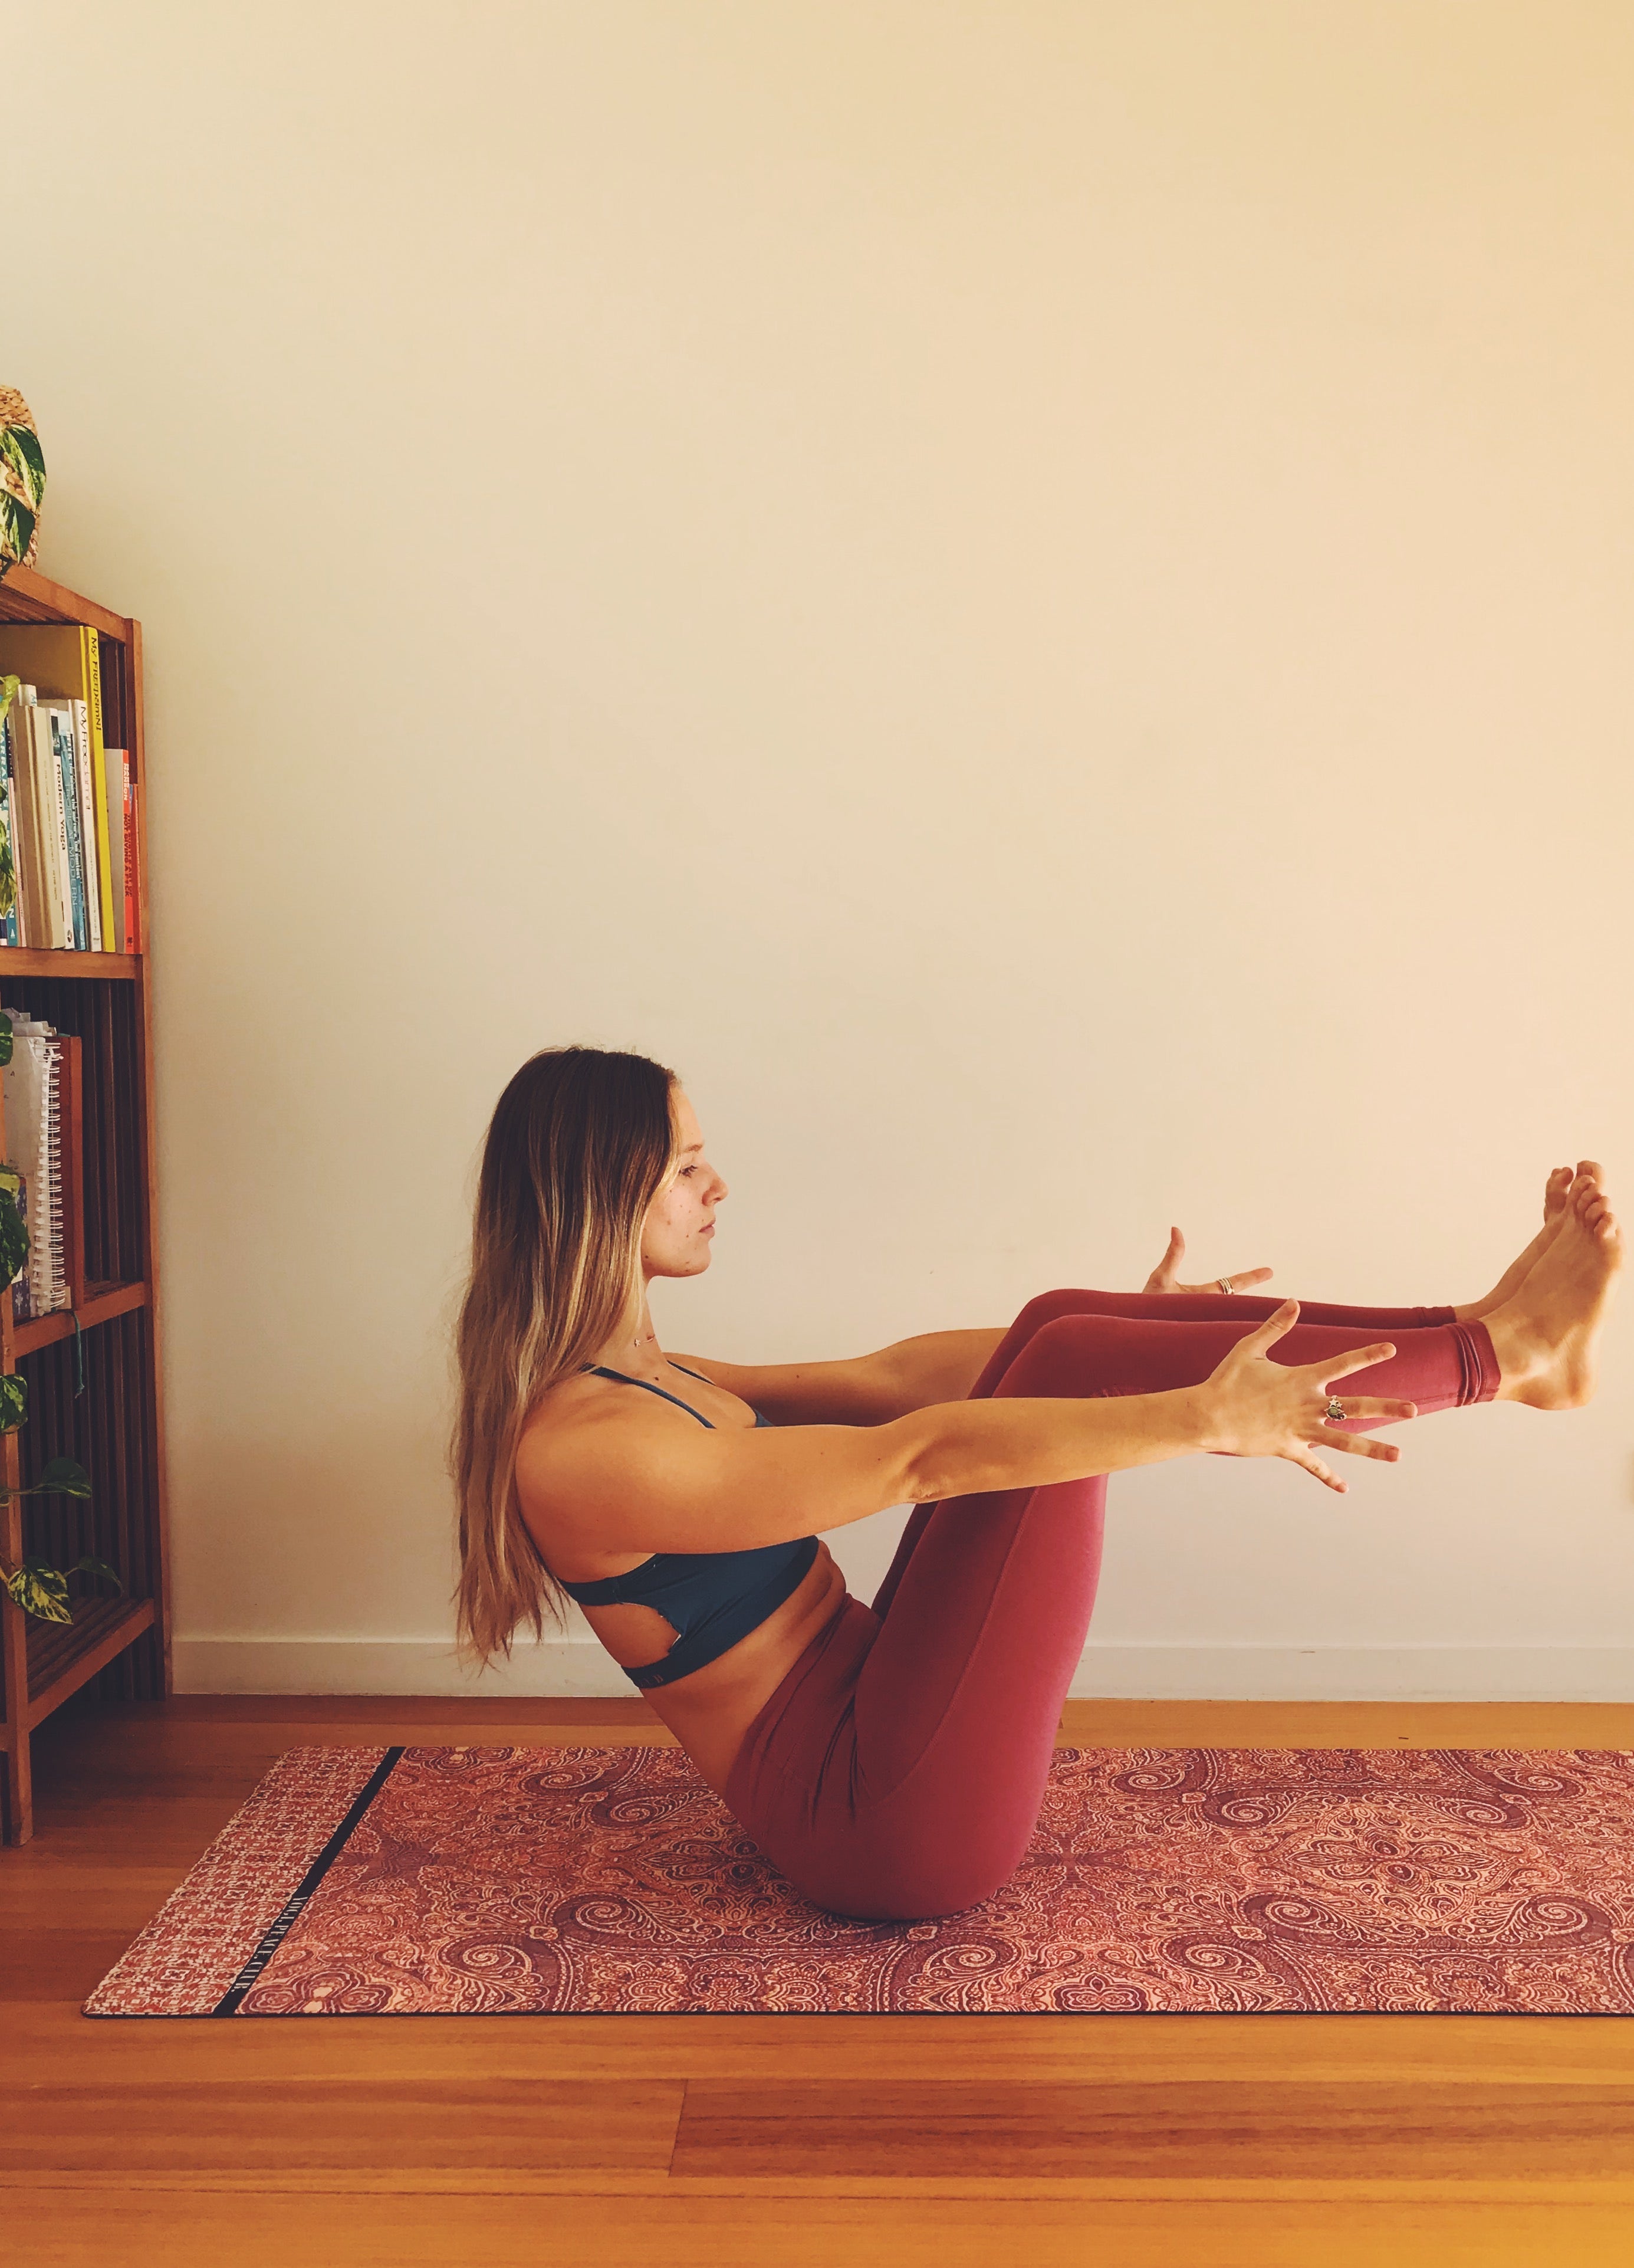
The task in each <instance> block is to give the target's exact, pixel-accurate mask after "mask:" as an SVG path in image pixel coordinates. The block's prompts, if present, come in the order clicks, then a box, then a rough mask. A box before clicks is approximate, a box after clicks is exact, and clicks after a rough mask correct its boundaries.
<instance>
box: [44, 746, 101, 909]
mask: <svg viewBox="0 0 1634 2268" xmlns="http://www.w3.org/2000/svg"><path fill="white" fill-rule="evenodd" d="M47 713H48V716H49V717H50V719H51V747H52V750H53V753H54V754H55V757H56V770H57V784H58V787H59V789H60V791H61V796H62V805H63V871H64V873H66V875H67V877H68V902H67V903H66V905H65V906H64V907H63V914H64V916H65V917H66V919H67V923H68V940H69V943H70V945H71V946H73V948H74V950H75V952H76V953H87V952H89V951H90V948H91V923H90V918H89V913H88V909H87V907H86V902H85V835H84V832H83V830H82V829H81V828H80V824H79V756H78V751H77V747H76V745H75V744H76V740H77V734H76V733H75V731H74V711H73V708H72V705H71V704H70V703H63V702H56V701H54V702H53V703H51V706H50V708H49V710H48V711H47Z"/></svg>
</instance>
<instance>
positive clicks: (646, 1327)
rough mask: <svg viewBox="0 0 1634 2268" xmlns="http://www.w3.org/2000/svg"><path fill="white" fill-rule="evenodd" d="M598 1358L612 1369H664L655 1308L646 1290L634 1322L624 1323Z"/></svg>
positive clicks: (605, 1343)
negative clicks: (648, 1299) (648, 1302)
mask: <svg viewBox="0 0 1634 2268" xmlns="http://www.w3.org/2000/svg"><path fill="white" fill-rule="evenodd" d="M596 1360H597V1361H598V1362H601V1363H605V1364H606V1365H607V1368H608V1369H609V1370H628V1371H630V1372H633V1373H636V1374H637V1375H639V1374H640V1373H641V1372H642V1371H643V1370H662V1369H663V1367H664V1350H663V1348H662V1347H661V1346H660V1345H659V1335H658V1333H657V1332H656V1331H655V1330H654V1329H653V1328H652V1310H651V1307H649V1306H648V1304H647V1295H646V1293H645V1292H642V1295H641V1307H640V1309H639V1311H638V1313H637V1315H636V1317H635V1320H634V1323H633V1326H632V1325H631V1324H629V1323H621V1324H620V1326H619V1328H618V1329H617V1330H615V1332H614V1334H613V1336H612V1337H611V1338H609V1339H607V1340H606V1341H605V1342H604V1343H603V1344H602V1346H601V1347H600V1350H599V1351H598V1352H597V1355H596Z"/></svg>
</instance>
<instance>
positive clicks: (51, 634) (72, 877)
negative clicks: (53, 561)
mask: <svg viewBox="0 0 1634 2268" xmlns="http://www.w3.org/2000/svg"><path fill="white" fill-rule="evenodd" d="M13 679H14V680H15V681H16V683H15V685H14V686H13V688H12V690H11V699H10V701H9V702H8V703H6V704H5V706H4V716H3V717H0V827H4V830H5V837H4V839H5V848H4V852H0V902H4V901H5V900H6V899H7V898H8V897H9V898H10V901H11V902H10V904H9V905H7V906H6V908H5V910H4V912H3V913H0V944H5V945H28V946H62V947H64V948H67V949H70V950H72V951H75V952H78V953H135V952H136V950H137V929H136V815H135V802H134V787H133V783H132V779H131V771H130V764H129V758H128V756H127V754H126V752H125V750H124V749H122V748H109V747H104V746H103V741H102V673H101V666H100V662H99V656H98V652H97V634H96V632H95V630H85V629H82V628H80V627H79V626H78V625H76V624H70V625H67V626H61V627H59V626H57V625H55V624H52V625H48V624H42V623H35V622H5V623H0V680H4V681H7V682H10V681H11V680H13ZM8 863H9V865H10V867H11V880H12V883H13V887H12V888H11V890H10V891H8V890H7V889H6V888H5V887H4V883H5V879H6V873H5V870H6V866H7V865H8Z"/></svg>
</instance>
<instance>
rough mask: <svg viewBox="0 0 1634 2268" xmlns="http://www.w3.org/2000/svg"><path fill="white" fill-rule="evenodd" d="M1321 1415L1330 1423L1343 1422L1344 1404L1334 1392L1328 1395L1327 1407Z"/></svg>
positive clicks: (1338, 1423)
mask: <svg viewBox="0 0 1634 2268" xmlns="http://www.w3.org/2000/svg"><path fill="white" fill-rule="evenodd" d="M1322 1416H1323V1417H1324V1418H1326V1419H1327V1420H1328V1423H1329V1425H1343V1423H1344V1404H1343V1402H1341V1401H1340V1399H1339V1397H1338V1395H1336V1394H1330V1395H1329V1396H1328V1407H1327V1408H1326V1409H1325V1410H1323V1412H1322Z"/></svg>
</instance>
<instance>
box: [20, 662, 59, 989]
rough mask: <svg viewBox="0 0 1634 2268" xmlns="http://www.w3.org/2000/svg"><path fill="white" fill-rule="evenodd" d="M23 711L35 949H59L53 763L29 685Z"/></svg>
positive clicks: (45, 721)
mask: <svg viewBox="0 0 1634 2268" xmlns="http://www.w3.org/2000/svg"><path fill="white" fill-rule="evenodd" d="M23 693H24V696H25V699H26V704H27V705H26V709H25V711H24V715H23V721H24V725H25V728H26V740H27V747H26V750H25V753H24V767H25V770H26V773H27V777H28V792H27V797H26V815H27V818H28V820H29V822H30V828H29V835H28V849H29V853H30V858H29V865H30V868H31V872H32V874H33V882H34V894H33V895H34V908H35V912H36V914H37V917H38V932H37V934H36V935H35V937H34V939H33V943H34V944H36V945H44V946H60V945H64V944H66V943H67V939H66V938H65V937H64V936H63V933H62V931H63V895H62V890H61V887H60V885H59V880H58V873H57V858H56V806H55V803H54V802H53V801H52V799H51V775H52V773H53V771H54V770H55V765H56V760H55V754H54V752H53V749H52V747H51V718H50V712H49V711H48V710H45V709H42V708H41V707H40V701H39V696H37V694H36V692H35V690H34V688H33V686H32V685H26V686H25V687H24V688H23Z"/></svg>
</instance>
